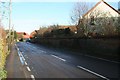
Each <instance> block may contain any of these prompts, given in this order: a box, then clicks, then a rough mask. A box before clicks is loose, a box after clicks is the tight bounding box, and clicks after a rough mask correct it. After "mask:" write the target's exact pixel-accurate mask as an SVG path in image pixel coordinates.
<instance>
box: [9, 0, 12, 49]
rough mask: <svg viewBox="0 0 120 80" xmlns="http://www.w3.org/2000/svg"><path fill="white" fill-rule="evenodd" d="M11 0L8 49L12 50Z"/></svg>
mask: <svg viewBox="0 0 120 80" xmlns="http://www.w3.org/2000/svg"><path fill="white" fill-rule="evenodd" d="M11 4H12V3H11V0H10V2H9V40H8V49H10V44H11V11H12V8H11Z"/></svg>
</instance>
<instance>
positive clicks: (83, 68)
mask: <svg viewBox="0 0 120 80" xmlns="http://www.w3.org/2000/svg"><path fill="white" fill-rule="evenodd" d="M77 67H78V68H80V69H83V70H85V71H87V72H90V73H92V74H94V75H96V76H99V77H101V78H104V79H106V80H110V79H108V78H106V77H104V76H102V75H100V74H98V73H95V72H93V71H91V70H89V69H86V68H84V67H82V66H77Z"/></svg>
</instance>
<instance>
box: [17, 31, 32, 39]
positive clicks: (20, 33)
mask: <svg viewBox="0 0 120 80" xmlns="http://www.w3.org/2000/svg"><path fill="white" fill-rule="evenodd" d="M24 33H26V32H17V35H23V34H24ZM29 37H30V35H29V34H28V33H26V35H23V38H29Z"/></svg>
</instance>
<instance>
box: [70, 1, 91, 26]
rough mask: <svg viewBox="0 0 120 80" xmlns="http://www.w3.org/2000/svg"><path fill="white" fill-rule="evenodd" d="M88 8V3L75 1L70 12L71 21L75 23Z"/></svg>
mask: <svg viewBox="0 0 120 80" xmlns="http://www.w3.org/2000/svg"><path fill="white" fill-rule="evenodd" d="M88 9H89V5H88V4H87V3H86V2H77V3H75V5H74V8H73V10H72V14H71V21H72V23H73V24H75V25H77V24H78V22H79V19H80V18H81V17H82V16H83V15H84V14H85V13H86V12H87V11H88Z"/></svg>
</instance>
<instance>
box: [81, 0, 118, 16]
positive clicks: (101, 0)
mask: <svg viewBox="0 0 120 80" xmlns="http://www.w3.org/2000/svg"><path fill="white" fill-rule="evenodd" d="M101 2H103V3H105V4H106V5H107V6H109V7H110V8H111V9H113V10H114V11H115V12H117V13H118V14H119V15H120V12H119V11H118V10H116V9H114V8H113V7H112V6H110V5H109V4H108V3H107V2H105V1H104V0H100V1H99V2H98V3H97V4H96V5H95V6H94V7H92V8H91V9H90V10H89V11H88V12H87V13H85V14H84V15H83V16H86V15H87V14H88V13H90V12H91V11H92V10H94V9H95V8H96V7H97V6H98V5H99V4H100V3H101Z"/></svg>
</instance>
